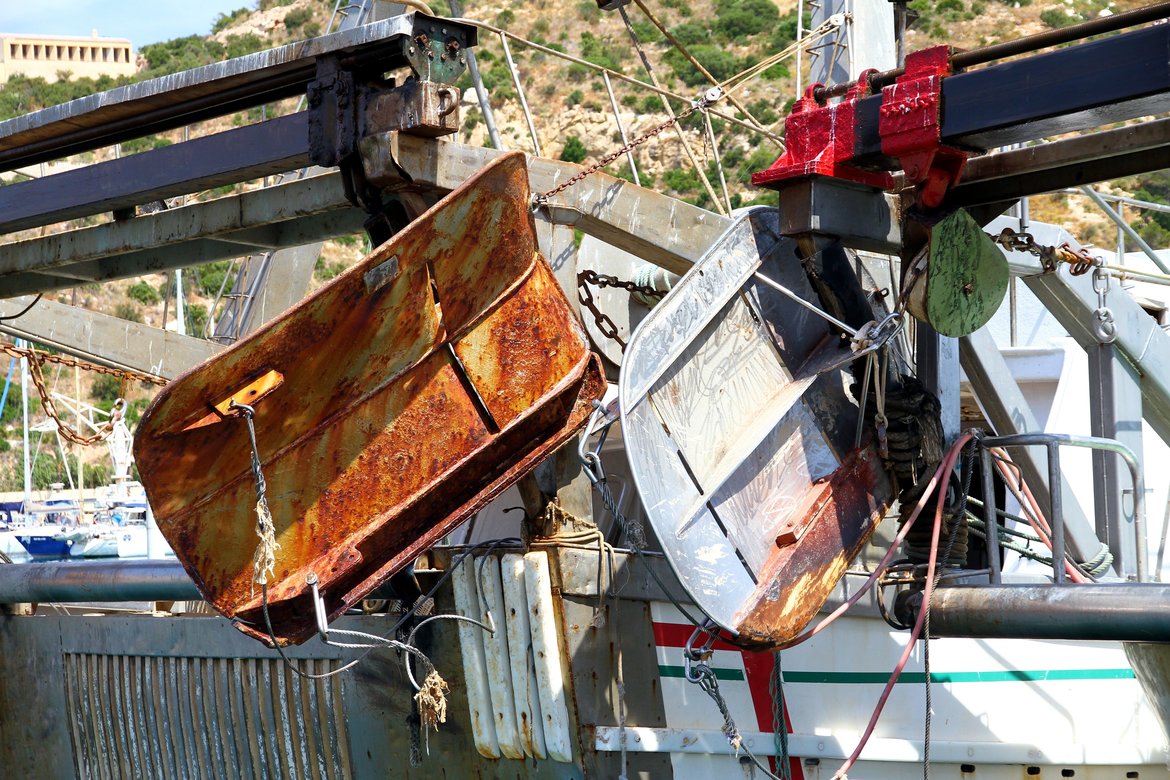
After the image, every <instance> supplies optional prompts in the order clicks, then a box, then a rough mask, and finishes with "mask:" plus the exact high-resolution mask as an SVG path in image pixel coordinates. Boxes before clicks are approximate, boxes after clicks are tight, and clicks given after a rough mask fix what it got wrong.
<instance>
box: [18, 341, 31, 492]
mask: <svg viewBox="0 0 1170 780" xmlns="http://www.w3.org/2000/svg"><path fill="white" fill-rule="evenodd" d="M16 343H17V344H22V343H23V344H24V345H26V346H27V345H28V342H27V341H23V340H22V339H17V340H16ZM20 410H21V416H22V420H23V429H24V507H23V509H24V511H25V512H28V505H29V504H31V503H32V462H31V461H30V460H29V457H30V456H29V442H28V358H27V357H22V358H21V359H20Z"/></svg>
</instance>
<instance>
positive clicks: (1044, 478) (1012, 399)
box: [959, 327, 1116, 561]
mask: <svg viewBox="0 0 1170 780" xmlns="http://www.w3.org/2000/svg"><path fill="white" fill-rule="evenodd" d="M959 362H960V364H961V365H962V367H963V371H964V372H966V374H967V380H968V381H969V382H970V383H971V389H972V390H973V391H974V393H975V398H976V399H977V400H978V402H979V405H980V407H982V409H983V412H984V414H986V415H987V419H988V421H989V422H990V423H991V425H992V426H993V427H994V428H995V433H996V434H997V435H999V436H1010V435H1012V434H1017V433H1037V432H1039V431H1040V430H1041V428H1040V423H1038V422H1037V421H1036V417H1035V415H1033V414H1032V408H1031V407H1030V406H1029V405H1028V400H1027V399H1026V398H1024V394H1023V393H1022V392H1021V391H1020V387H1019V385H1017V384H1016V380H1015V378H1014V377H1013V376H1012V373H1011V370H1010V369H1009V368H1008V365H1007V362H1006V361H1004V359H1003V354H1002V353H1001V352H1000V351H999V347H998V346H996V344H995V340H994V339H993V338H992V336H991V333H990V332H988V330H987V328H985V327H984V328H980V329H979V330H977V331H975V332H974V333H972V334H970V335H969V336H964V337H963V338H961V339H960V340H959ZM1012 460H1014V461H1015V462H1016V464H1017V465H1018V466H1019V467H1020V470H1021V471H1022V472H1023V474H1024V481H1025V482H1027V483H1028V484H1029V485H1037V486H1041V488H1040V489H1035V490H1033V491H1032V492H1033V493H1034V494H1035V495H1036V500H1037V502H1038V503H1039V504H1040V511H1042V512H1043V513H1044V515H1045V516H1046V517H1052V502H1051V501H1049V498H1048V467H1047V464H1046V461H1042V460H1040V459H1039V456H1038V454H1037V451H1036V450H1035V449H1034V448H1029V447H1021V448H1019V449H1018V450H1016V451H1014V452H1013V453H1012ZM1114 460H1116V458H1115V459H1114ZM1060 489H1061V494H1060V495H1061V506H1062V510H1063V514H1064V527H1065V530H1066V532H1067V535H1068V543H1069V548H1070V550H1071V551H1072V554H1073V556H1074V557H1076V558H1077V560H1082V561H1083V560H1086V559H1087V558H1088V557H1089V556H1091V555H1095V554H1096V552H1097V549H1098V548H1099V547H1100V546H1101V542H1100V541H1099V539H1098V536H1097V532H1096V530H1095V528H1094V524H1093V522H1092V521H1091V520H1090V518H1089V517H1088V516H1086V515H1085V510H1084V509H1083V508H1082V507H1081V505H1080V502H1079V501H1077V498H1076V495H1074V494H1073V492H1072V489H1071V488H1070V486H1069V484H1068V481H1067V480H1065V479H1063V478H1062V479H1061V485H1060Z"/></svg>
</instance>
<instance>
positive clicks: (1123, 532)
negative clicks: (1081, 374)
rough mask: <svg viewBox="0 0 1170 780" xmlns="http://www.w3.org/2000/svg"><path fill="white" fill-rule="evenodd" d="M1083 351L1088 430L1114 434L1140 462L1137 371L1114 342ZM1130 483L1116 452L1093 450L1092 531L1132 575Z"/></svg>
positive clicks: (1109, 436) (1134, 551)
mask: <svg viewBox="0 0 1170 780" xmlns="http://www.w3.org/2000/svg"><path fill="white" fill-rule="evenodd" d="M1086 351H1087V352H1088V353H1089V425H1090V432H1091V433H1092V434H1093V435H1094V436H1101V437H1104V438H1107V439H1116V440H1117V441H1119V442H1121V443H1122V444H1124V445H1125V446H1127V447H1129V449H1130V450H1132V451H1133V452H1134V454H1135V455H1136V457H1137V458H1138V460H1139V462H1140V461H1141V460H1142V452H1143V448H1142V395H1141V385H1140V380H1139V378H1138V371H1137V369H1136V368H1135V367H1134V366H1133V364H1131V363H1130V362H1129V361H1128V360H1127V359H1126V358H1125V356H1124V355H1123V354H1121V353H1120V350H1118V348H1117V346H1116V345H1115V344H1097V345H1096V346H1091V347H1086ZM1132 488H1133V485H1132V484H1131V481H1130V477H1129V470H1128V469H1127V468H1126V465H1125V464H1124V463H1123V462H1121V459H1120V458H1117V457H1115V456H1113V455H1112V454H1111V453H1107V452H1100V451H1097V450H1094V451H1093V507H1094V510H1095V512H1094V514H1095V516H1096V518H1097V523H1096V525H1097V536H1098V537H1099V538H1100V539H1102V540H1103V541H1104V542H1105V543H1106V544H1108V545H1109V550H1110V551H1111V552H1112V553H1113V560H1114V561H1115V565H1116V567H1117V570H1118V573H1119V574H1121V576H1122V577H1136V576H1137V574H1138V561H1139V560H1140V559H1141V556H1139V555H1138V550H1137V544H1136V541H1135V539H1134V534H1133V528H1134V522H1135V518H1134V503H1133V501H1132V498H1133V494H1132ZM1127 489H1128V492H1130V495H1131V500H1130V501H1128V502H1127V501H1125V500H1123V499H1124V493H1125V492H1126V491H1127ZM1127 505H1128V508H1127ZM1142 543H1143V544H1144V543H1145V540H1143V542H1142ZM1081 560H1085V559H1084V558H1082V559H1081Z"/></svg>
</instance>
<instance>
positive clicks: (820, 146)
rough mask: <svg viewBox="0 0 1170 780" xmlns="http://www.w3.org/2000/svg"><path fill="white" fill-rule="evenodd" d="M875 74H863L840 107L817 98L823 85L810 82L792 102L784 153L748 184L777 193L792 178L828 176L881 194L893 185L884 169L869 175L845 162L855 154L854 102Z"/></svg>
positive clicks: (867, 72) (869, 172) (785, 135)
mask: <svg viewBox="0 0 1170 780" xmlns="http://www.w3.org/2000/svg"><path fill="white" fill-rule="evenodd" d="M876 72H877V71H876V70H867V71H865V72H864V73H862V74H861V76H860V77H859V78H858V79H857V83H856V84H855V85H854V86H853V87H851V88H850V90H849V92H848V93H846V95H845V97H844V98H843V99H842V100H841V102H839V103H835V104H832V105H830V104H828V103H827V102H826V101H822V100H818V99H817V97H816V94H817V90H820V89H823V86H824V85H822V84H812V85H810V86H809V88H808V89H806V90H805V91H804V97H802V98H801V99H800V100H798V101H796V105H794V106H793V107H792V113H791V114H789V115H788V118H787V119H785V120H784V139H785V141H786V142H787V144H788V146H787V148H786V149H785V151H784V154H783V155H781V156H780V158H779V159H778V160H776V162H774V163H772V166H771V167H770V168H768V169H767V170H766V171H761V172H759V173H753V174H752V184H755V185H758V186H761V187H768V188H769V189H779V188H780V185H782V184H784V183H785V182H788V181H790V180H793V179H803V178H807V177H810V176H818V175H819V176H831V177H833V178H836V179H847V180H849V181H854V182H858V183H860V184H867V185H869V186H871V187H876V188H878V189H882V190H888V189H891V188H892V187H893V178H892V177H891V176H890V174H889V173H886V172H885V171H867V170H863V169H861V168H858V167H856V166H854V165H851V164H850V163H849V161H850V160H852V159H853V157H854V155H855V151H854V150H855V148H856V144H855V137H856V130H857V101H858V100H859V99H860V98H863V97H866V96H868V95H869V94H871V90H870V86H869V79H870V76H872V75H873V74H874V73H876Z"/></svg>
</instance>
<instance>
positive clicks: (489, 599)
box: [472, 555, 524, 758]
mask: <svg viewBox="0 0 1170 780" xmlns="http://www.w3.org/2000/svg"><path fill="white" fill-rule="evenodd" d="M472 563H473V565H474V566H475V575H474V576H475V584H476V587H478V588H479V593H480V595H481V596H482V597H483V605H484V608H485V609H486V610H487V611H488V612H491V614H492V617H491V618H490V619H489V618H488V616H487V614H484V616H483V618H481V619H482V620H483V622H485V623H488V625H491V626H492V627H493V628H494V629H495V630H494V631H492V633H490V634H489V635H488V636H486V637H485V638H484V651H485V652H484V661H485V664H484V670H485V671H486V672H487V679H488V688H489V690H490V691H491V697H492V710H493V712H494V713H495V724H496V741H497V742H498V743H499V745H500V752H501V753H502V754H503V755H504V758H524V747H523V745H522V744H521V742H520V730H519V729H518V728H517V726H516V722H517V719H516V694H515V691H514V689H513V680H512V664H511V661H510V660H509V659H510V655H509V653H510V649H511V648H510V647H509V644H508V630H507V628H506V627H505V624H504V614H505V612H506V608H505V607H504V591H503V586H502V585H501V583H500V559H499V558H497V557H495V556H494V555H488V556H485V557H483V558H480V559H478V560H473V561H472Z"/></svg>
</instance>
